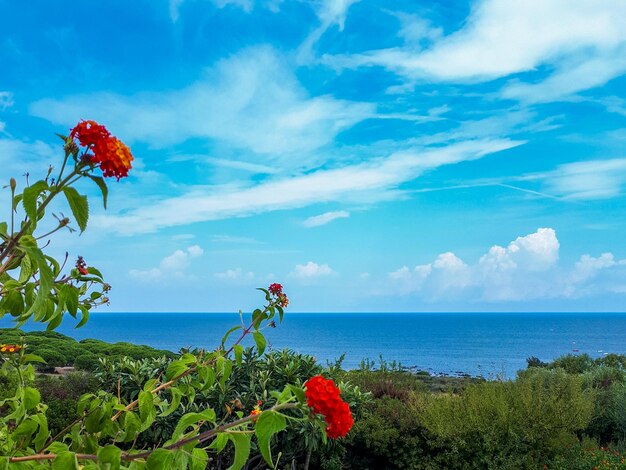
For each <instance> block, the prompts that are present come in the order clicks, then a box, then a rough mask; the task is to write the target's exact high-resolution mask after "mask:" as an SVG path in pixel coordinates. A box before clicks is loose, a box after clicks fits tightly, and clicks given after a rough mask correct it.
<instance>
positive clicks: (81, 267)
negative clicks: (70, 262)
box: [76, 256, 89, 276]
mask: <svg viewBox="0 0 626 470" xmlns="http://www.w3.org/2000/svg"><path fill="white" fill-rule="evenodd" d="M76 269H78V272H79V273H81V274H82V275H83V276H86V275H87V274H89V271H87V263H85V260H84V259H83V257H82V256H79V257H78V259H77V260H76Z"/></svg>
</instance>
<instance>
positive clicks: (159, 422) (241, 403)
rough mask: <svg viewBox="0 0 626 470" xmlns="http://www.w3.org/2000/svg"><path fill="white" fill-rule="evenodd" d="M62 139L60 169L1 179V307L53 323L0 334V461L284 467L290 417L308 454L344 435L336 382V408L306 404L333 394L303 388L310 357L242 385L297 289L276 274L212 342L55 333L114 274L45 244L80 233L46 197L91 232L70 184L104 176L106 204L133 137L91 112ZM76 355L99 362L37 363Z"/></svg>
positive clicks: (0, 464) (103, 298) (100, 182)
mask: <svg viewBox="0 0 626 470" xmlns="http://www.w3.org/2000/svg"><path fill="white" fill-rule="evenodd" d="M59 137H61V139H62V141H63V149H64V157H63V161H62V164H61V166H60V169H59V171H58V172H57V171H56V169H55V168H54V167H53V166H50V167H49V168H48V171H47V173H46V176H45V177H44V179H41V180H39V181H36V182H31V181H30V174H28V173H27V174H26V175H25V177H26V180H25V187H24V188H23V189H22V190H21V191H18V184H17V181H16V180H15V179H13V178H11V179H10V180H9V184H8V185H7V186H5V187H4V189H8V190H9V191H10V197H8V202H9V208H10V211H9V217H8V220H7V221H6V222H0V318H2V317H3V316H5V315H10V316H11V317H13V318H14V321H15V322H16V324H17V325H16V326H17V327H19V326H21V325H24V324H25V323H26V322H29V321H31V322H35V323H40V324H43V325H45V326H46V329H47V330H48V333H31V334H29V335H28V340H29V342H26V341H25V340H26V336H27V335H24V334H23V332H21V331H18V330H14V331H4V332H3V333H2V334H3V336H4V340H5V341H7V342H4V343H0V384H2V386H3V387H2V393H1V394H0V468H8V467H9V466H10V467H12V468H38V467H50V466H51V467H52V468H53V469H78V468H85V469H112V470H115V469H120V468H127V469H142V468H147V469H148V470H153V469H169V468H180V469H184V468H191V469H194V470H199V469H203V468H206V467H207V465H213V463H214V462H216V461H218V462H219V464H218V465H219V466H221V465H222V462H228V465H230V466H229V469H230V470H239V469H241V468H243V467H244V466H248V465H249V464H250V461H251V460H252V459H254V458H256V459H257V460H258V465H260V466H264V467H265V466H269V467H271V468H279V467H278V466H279V464H280V465H282V464H283V463H282V461H281V457H282V453H280V452H279V453H278V454H277V453H276V452H275V451H274V450H273V447H272V441H273V440H276V439H277V438H280V434H281V433H283V432H284V431H285V430H286V429H287V428H288V427H290V428H291V429H296V430H299V432H300V435H301V437H302V440H303V441H304V442H305V449H307V450H308V454H307V456H306V458H307V462H305V466H306V465H308V462H309V461H310V455H311V453H312V450H313V448H314V446H315V447H316V448H317V447H319V442H322V443H325V442H326V438H327V436H328V437H330V438H333V439H337V438H343V437H345V435H346V434H347V433H348V432H349V430H350V428H351V427H352V423H353V418H352V414H351V411H350V408H349V404H348V403H347V402H345V401H344V398H343V397H342V396H341V392H340V391H339V389H338V388H337V387H336V386H335V384H334V382H332V380H330V379H328V380H329V382H328V383H329V384H331V385H332V388H333V390H336V394H335V395H334V396H333V406H332V407H323V408H320V407H317V406H316V407H314V408H311V407H310V406H309V405H311V404H312V403H313V402H315V403H319V402H320V400H322V401H324V400H326V399H327V398H326V397H325V396H324V395H323V394H320V392H319V391H318V390H316V389H313V388H311V389H307V386H306V384H307V381H309V380H312V377H315V378H314V379H313V380H318V378H317V376H318V375H319V374H318V373H319V371H317V372H318V373H316V374H315V375H313V374H311V373H309V374H307V375H304V376H302V375H298V372H299V373H303V372H305V371H306V369H303V368H302V367H301V364H299V363H296V364H295V366H294V368H291V364H289V365H288V367H290V374H289V378H288V380H281V379H285V377H282V378H280V377H279V378H275V379H276V380H275V381H274V383H271V385H270V381H271V379H272V378H273V377H270V376H269V375H268V376H267V377H262V376H259V378H265V379H267V380H266V381H265V384H264V386H265V388H264V389H263V394H262V396H263V399H261V398H259V399H257V400H256V402H251V396H250V393H249V391H250V388H253V387H254V385H252V386H250V387H245V386H244V385H245V384H244V383H233V378H236V377H237V376H238V371H239V370H242V369H243V367H244V353H245V355H246V363H248V362H249V360H251V361H254V360H257V359H260V358H261V357H262V356H263V354H264V352H265V348H266V340H265V337H264V335H263V330H264V329H265V328H267V327H275V326H276V322H282V320H283V315H284V309H285V308H286V307H287V305H288V304H289V299H288V298H287V295H286V294H285V293H284V292H283V287H282V285H281V284H278V283H273V284H271V285H270V286H269V287H268V288H267V289H263V288H262V289H259V290H260V291H262V293H263V295H264V305H263V307H262V308H258V309H255V310H254V311H253V312H252V314H251V315H250V319H249V320H248V321H247V322H246V321H245V320H244V316H243V315H240V317H241V318H240V324H238V325H236V326H234V327H233V328H231V329H230V330H229V331H227V332H226V334H225V335H224V336H223V338H222V340H221V343H220V346H219V347H218V348H217V349H215V350H213V351H205V350H196V351H182V352H181V354H179V355H175V356H173V355H172V354H171V353H166V352H159V351H155V350H152V349H150V348H145V347H136V346H133V345H130V344H120V343H118V344H116V345H105V344H104V343H102V342H95V341H93V340H87V341H84V342H81V343H76V342H72V341H71V340H69V339H68V338H65V337H62V336H61V335H55V334H53V333H49V332H51V331H53V330H54V329H55V328H56V327H58V326H59V325H60V324H61V322H62V321H63V319H64V317H65V315H66V314H69V315H71V316H72V317H75V318H77V317H78V316H79V315H80V321H79V322H78V325H77V327H80V326H82V325H84V324H85V323H86V322H87V321H88V320H89V313H90V311H91V309H93V308H94V307H97V306H98V305H101V304H106V303H108V302H109V298H108V296H107V295H108V292H109V291H110V290H111V286H110V285H109V284H107V283H106V282H104V279H103V275H102V273H101V272H100V271H99V270H98V269H97V268H95V267H93V266H89V265H88V264H87V262H86V260H84V259H83V258H82V257H81V256H78V257H77V259H76V261H75V262H74V263H73V265H71V266H67V265H68V260H69V255H68V254H66V256H65V259H63V260H61V261H59V260H57V259H55V258H54V257H52V256H50V255H48V254H47V253H46V252H45V251H44V250H47V249H48V247H49V245H50V243H51V237H52V235H54V234H55V233H57V232H59V231H61V230H64V229H69V230H70V231H74V229H73V228H72V227H71V221H70V219H69V218H67V217H64V216H63V215H61V216H57V215H56V214H53V215H54V217H55V219H56V222H55V223H53V225H52V226H47V227H46V224H47V223H48V218H47V217H46V212H47V209H49V206H50V204H51V202H52V201H53V200H54V199H55V198H57V196H59V195H63V196H64V197H65V199H66V201H67V205H68V206H69V210H70V211H71V213H72V215H73V218H74V222H75V223H76V225H77V227H78V229H80V231H81V232H83V231H84V230H85V229H86V227H87V222H88V219H89V204H88V202H87V197H86V196H84V195H81V194H80V193H79V191H78V190H77V189H76V187H75V186H76V185H78V183H79V182H80V181H84V180H91V181H93V182H94V183H96V184H97V186H98V187H99V188H100V190H101V192H102V196H103V199H104V205H105V207H106V202H107V195H108V187H107V185H106V183H105V181H104V179H103V177H101V176H97V174H96V173H97V172H99V171H100V172H102V175H103V176H104V177H114V178H116V179H117V180H119V179H120V178H124V177H126V176H128V173H129V170H130V169H131V167H132V162H133V160H134V158H133V156H132V154H131V152H130V149H129V148H128V147H126V145H124V144H123V143H122V142H121V141H120V140H119V139H117V138H116V137H114V136H112V135H111V134H110V133H109V131H108V130H107V129H106V128H105V127H104V126H102V125H100V124H98V123H96V122H94V121H82V122H80V123H78V124H77V125H76V126H75V127H74V128H73V129H71V130H70V132H69V135H68V136H59ZM50 207H52V206H50ZM42 227H44V228H43V229H42ZM70 264H72V263H70ZM247 336H251V337H252V339H253V340H254V343H255V345H256V346H255V348H254V349H249V350H248V351H245V350H244V348H243V346H242V344H241V342H242V340H243V339H244V338H246V337H247ZM8 341H11V342H8ZM121 355H122V356H121ZM129 356H130V357H129ZM133 357H134V359H133ZM69 364H73V365H74V366H75V367H76V368H78V369H86V370H96V374H95V375H94V376H93V377H92V376H91V375H89V374H84V373H83V374H75V375H71V376H67V377H64V378H62V379H60V381H59V380H57V379H56V378H48V379H45V378H41V377H38V376H37V375H36V368H37V369H38V372H41V371H51V370H53V368H54V367H55V366H64V365H69ZM306 372H310V371H306ZM270 375H271V374H270ZM244 376H246V377H247V378H249V379H251V376H250V375H249V374H247V375H244ZM93 378H95V380H96V382H94V381H93V380H92V379H93ZM122 378H123V379H124V380H122ZM324 380H326V379H324ZM249 383H250V384H252V382H249ZM231 385H234V387H232V388H231ZM331 385H329V389H330V387H331ZM239 386H241V388H238V387H239ZM270 386H271V387H272V388H270ZM274 386H276V387H280V388H273V387H274ZM254 391H255V392H257V391H258V390H257V389H254ZM311 394H313V395H315V400H313V401H312V395H311ZM347 395H349V393H347ZM252 403H254V404H253V405H252ZM74 405H75V408H74ZM74 410H75V411H74ZM224 410H226V411H224ZM337 410H340V412H338V411H337ZM255 453H256V455H254V457H251V456H252V455H253V454H255ZM292 462H293V464H294V465H295V463H296V461H295V457H294V458H292Z"/></svg>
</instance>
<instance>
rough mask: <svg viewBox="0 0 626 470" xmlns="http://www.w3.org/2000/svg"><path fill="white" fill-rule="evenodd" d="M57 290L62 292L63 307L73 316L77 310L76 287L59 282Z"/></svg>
mask: <svg viewBox="0 0 626 470" xmlns="http://www.w3.org/2000/svg"><path fill="white" fill-rule="evenodd" d="M59 290H60V292H61V293H62V296H63V300H64V302H65V307H66V308H67V310H68V311H69V312H70V314H71V315H72V316H73V317H76V312H78V289H76V288H75V287H72V286H70V285H67V284H61V285H60V286H59Z"/></svg>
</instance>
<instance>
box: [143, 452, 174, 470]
mask: <svg viewBox="0 0 626 470" xmlns="http://www.w3.org/2000/svg"><path fill="white" fill-rule="evenodd" d="M173 461H174V452H172V451H171V450H167V449H156V450H155V451H154V452H152V453H151V454H150V457H148V461H147V462H146V468H147V469H148V470H170V469H171V468H172V462H173Z"/></svg>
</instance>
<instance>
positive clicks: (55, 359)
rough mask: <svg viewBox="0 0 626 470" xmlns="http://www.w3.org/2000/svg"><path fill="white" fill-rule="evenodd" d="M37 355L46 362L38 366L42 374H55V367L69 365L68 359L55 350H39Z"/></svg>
mask: <svg viewBox="0 0 626 470" xmlns="http://www.w3.org/2000/svg"><path fill="white" fill-rule="evenodd" d="M37 355H38V356H41V358H42V359H43V360H44V361H46V363H45V364H37V369H38V370H40V371H42V372H54V368H55V367H63V366H66V365H67V358H66V357H65V356H64V355H63V354H61V353H60V352H59V351H57V350H55V349H48V348H42V349H39V350H37Z"/></svg>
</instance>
